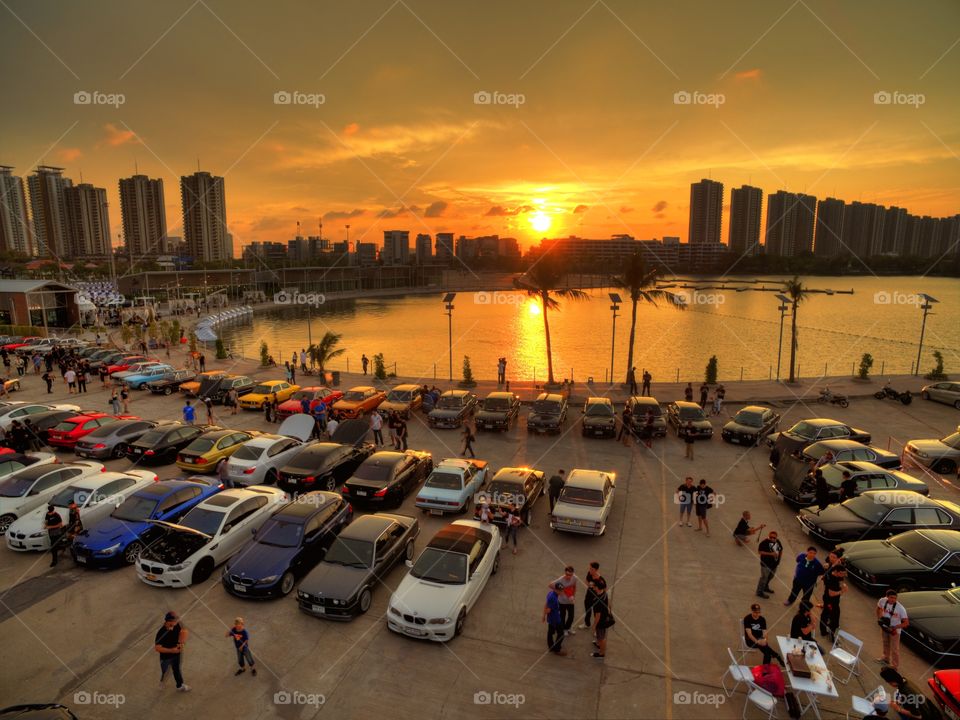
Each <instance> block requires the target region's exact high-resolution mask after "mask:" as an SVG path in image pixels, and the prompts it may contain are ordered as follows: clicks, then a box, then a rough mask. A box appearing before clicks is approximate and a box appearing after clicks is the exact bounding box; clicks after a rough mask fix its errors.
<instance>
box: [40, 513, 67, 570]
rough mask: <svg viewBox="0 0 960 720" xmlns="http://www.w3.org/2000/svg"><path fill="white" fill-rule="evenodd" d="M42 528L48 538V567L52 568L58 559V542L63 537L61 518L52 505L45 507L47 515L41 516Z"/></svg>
mask: <svg viewBox="0 0 960 720" xmlns="http://www.w3.org/2000/svg"><path fill="white" fill-rule="evenodd" d="M43 527H44V528H45V529H46V531H47V535H48V536H49V537H50V567H53V566H54V565H56V564H57V561H58V560H59V559H60V558H59V555H60V540H61V538H62V537H63V535H64V532H63V518H62V517H60V513H58V512H57V511H56V510H55V509H54V507H53V505H47V514H46V515H44V516H43Z"/></svg>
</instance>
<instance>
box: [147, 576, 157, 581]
mask: <svg viewBox="0 0 960 720" xmlns="http://www.w3.org/2000/svg"><path fill="white" fill-rule="evenodd" d="M156 579H157V576H156V575H147V580H156Z"/></svg>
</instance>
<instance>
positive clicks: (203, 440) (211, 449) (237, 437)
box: [177, 430, 260, 473]
mask: <svg viewBox="0 0 960 720" xmlns="http://www.w3.org/2000/svg"><path fill="white" fill-rule="evenodd" d="M259 434H260V433H259V432H257V431H256V430H250V431H244V430H211V431H210V432H205V433H204V434H203V435H201V436H200V437H198V438H197V439H196V440H194V441H193V442H192V443H190V444H189V445H187V446H186V447H185V448H184V449H183V450H181V451H180V452H179V453H177V467H180V468H183V469H184V470H189V471H190V472H192V473H212V472H214V471H216V469H217V465H219V464H220V461H221V460H223V459H224V458H228V457H230V456H231V455H233V453H234V452H235V451H236V450H237V449H238V448H239V447H240V446H241V445H242V444H243V443H245V442H246V441H247V440H250V439H251V438H253V437H254V436H255V435H259Z"/></svg>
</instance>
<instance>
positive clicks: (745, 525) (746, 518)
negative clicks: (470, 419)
mask: <svg viewBox="0 0 960 720" xmlns="http://www.w3.org/2000/svg"><path fill="white" fill-rule="evenodd" d="M765 527H766V525H764V524H763V523H760V524H759V525H757V526H756V527H751V525H750V511H749V510H744V511H743V514H742V515H741V516H740V520H739V522H737V526H736V527H735V528H734V529H733V539H734V540H736V541H737V545H746V544H747V541H748V540H749V539H750V536H751V535H753V534H754V533H758V532H760V531H761V530H763V529H764V528H765Z"/></svg>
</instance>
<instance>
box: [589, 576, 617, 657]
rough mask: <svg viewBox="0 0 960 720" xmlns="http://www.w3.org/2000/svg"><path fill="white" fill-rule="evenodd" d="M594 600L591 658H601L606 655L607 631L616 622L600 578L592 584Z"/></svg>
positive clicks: (602, 580) (605, 587)
mask: <svg viewBox="0 0 960 720" xmlns="http://www.w3.org/2000/svg"><path fill="white" fill-rule="evenodd" d="M593 589H594V592H595V593H596V599H595V600H594V602H593V614H594V618H595V620H594V624H593V632H594V635H596V638H597V639H596V640H594V642H593V644H594V645H595V646H596V648H597V649H596V650H595V651H594V653H593V655H592V657H595V658H603V657H606V654H607V630H608V629H609V628H611V627H613V624H614V623H615V622H616V621H615V620H614V619H613V612H612V611H611V610H610V598H608V597H607V581H606V580H604V579H603V578H602V577H601V578H598V579H597V580H596V582H594V584H593Z"/></svg>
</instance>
